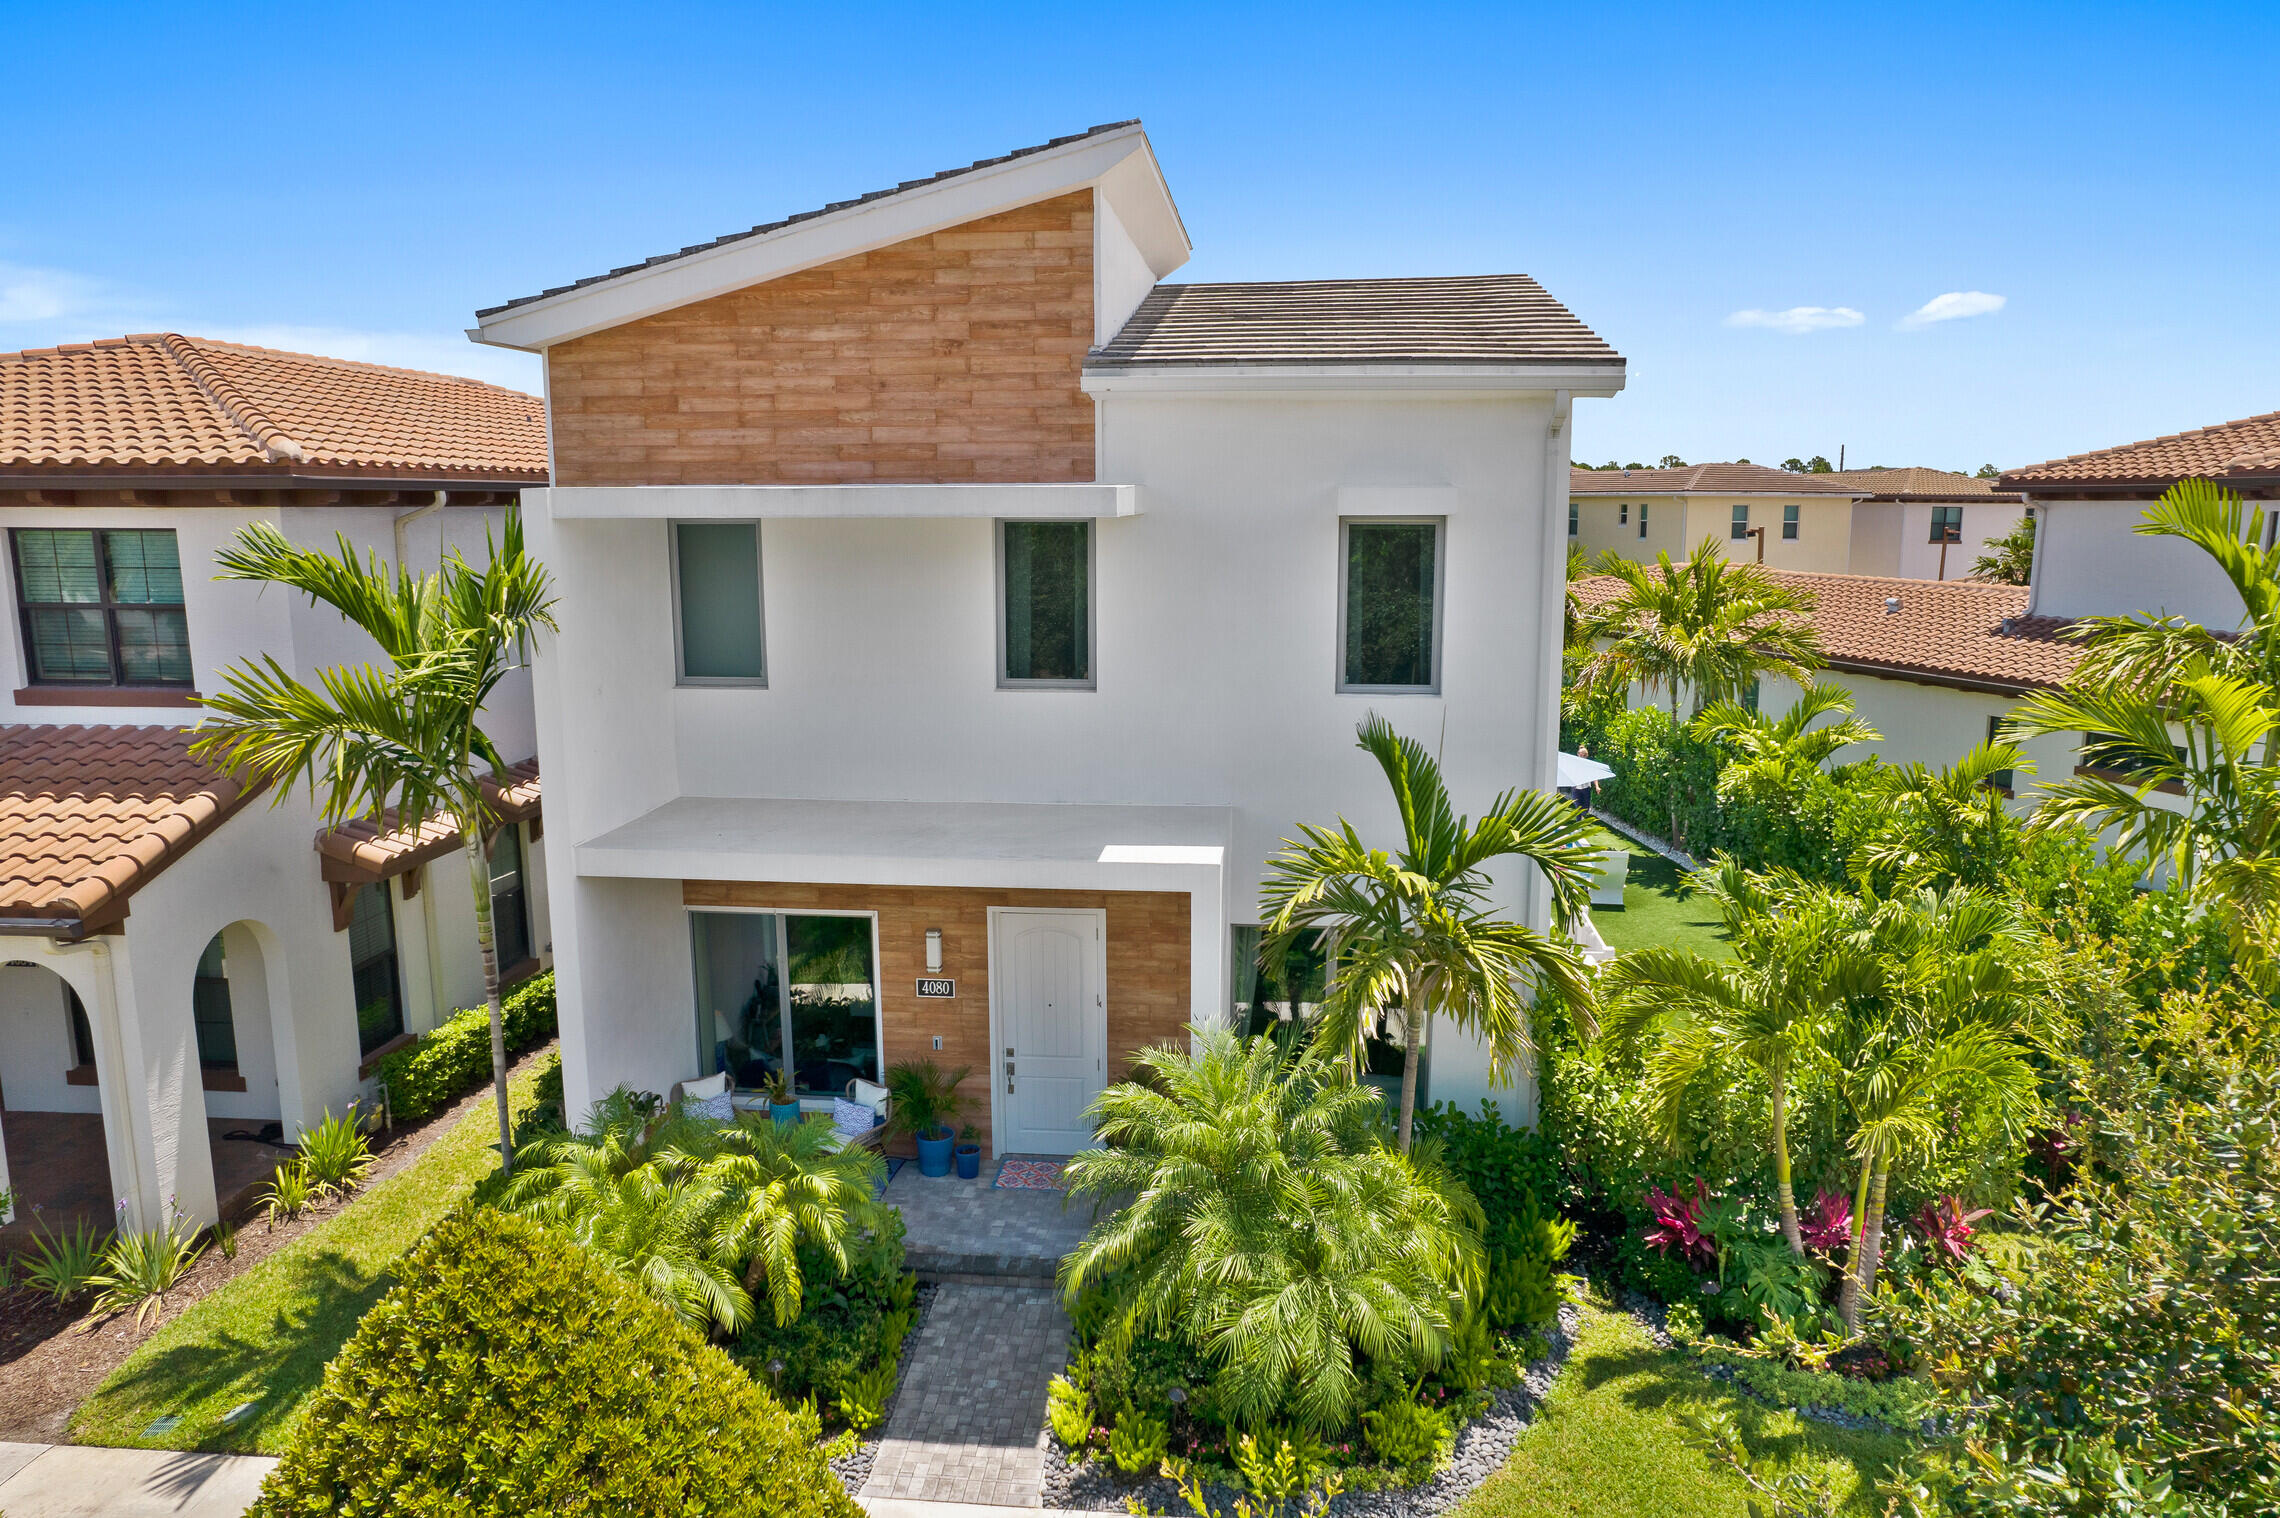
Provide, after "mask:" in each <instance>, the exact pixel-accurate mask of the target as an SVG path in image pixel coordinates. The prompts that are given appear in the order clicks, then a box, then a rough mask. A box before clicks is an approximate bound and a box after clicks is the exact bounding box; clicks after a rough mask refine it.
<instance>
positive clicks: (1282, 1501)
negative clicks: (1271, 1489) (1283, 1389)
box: [1124, 1435, 1345, 1518]
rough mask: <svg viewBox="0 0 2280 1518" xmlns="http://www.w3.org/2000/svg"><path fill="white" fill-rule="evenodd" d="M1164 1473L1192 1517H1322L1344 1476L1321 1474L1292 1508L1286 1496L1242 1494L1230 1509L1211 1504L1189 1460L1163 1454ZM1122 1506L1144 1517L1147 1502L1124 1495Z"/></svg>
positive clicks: (1135, 1514) (1340, 1490) (1135, 1517)
mask: <svg viewBox="0 0 2280 1518" xmlns="http://www.w3.org/2000/svg"><path fill="white" fill-rule="evenodd" d="M1245 1437H1249V1436H1248V1435H1246V1436H1245ZM1164 1474H1165V1475H1166V1476H1169V1477H1170V1478H1171V1479H1172V1480H1173V1481H1174V1482H1175V1483H1177V1484H1178V1486H1179V1489H1180V1500H1181V1501H1183V1502H1185V1503H1186V1504H1187V1505H1188V1508H1189V1510H1190V1511H1191V1512H1193V1513H1194V1514H1195V1518H1323V1515H1324V1514H1326V1513H1327V1512H1328V1511H1329V1510H1330V1504H1331V1502H1332V1501H1333V1500H1334V1499H1335V1498H1336V1497H1337V1495H1338V1494H1339V1493H1340V1492H1342V1491H1344V1490H1345V1478H1344V1477H1343V1476H1341V1475H1340V1474H1338V1473H1337V1472H1335V1471H1333V1472H1331V1473H1330V1474H1329V1475H1328V1476H1325V1477H1324V1478H1323V1480H1322V1484H1321V1485H1320V1486H1317V1487H1314V1488H1313V1489H1312V1490H1311V1491H1310V1492H1308V1494H1307V1498H1306V1501H1305V1503H1304V1504H1303V1505H1302V1506H1300V1507H1298V1508H1296V1509H1295V1510H1294V1509H1293V1508H1292V1505H1291V1498H1288V1497H1280V1498H1266V1499H1263V1500H1262V1499H1254V1498H1252V1497H1249V1496H1242V1497H1237V1498H1236V1499H1235V1506H1234V1508H1233V1509H1232V1510H1230V1511H1222V1510H1221V1509H1219V1508H1217V1507H1214V1506H1213V1505H1212V1502H1211V1496H1210V1492H1209V1491H1208V1489H1207V1488H1206V1487H1205V1486H1204V1483H1203V1478H1202V1477H1201V1476H1200V1475H1198V1474H1197V1473H1196V1468H1195V1467H1194V1466H1193V1465H1192V1464H1190V1463H1189V1462H1187V1461H1185V1460H1174V1459H1168V1458H1167V1459H1166V1460H1165V1461H1164ZM1295 1495H1296V1493H1293V1496H1295ZM1124 1509H1125V1511H1126V1512H1128V1513H1130V1514H1132V1515H1133V1518H1148V1507H1147V1504H1146V1503H1144V1502H1142V1501H1141V1500H1140V1499H1139V1498H1138V1497H1127V1498H1125V1499H1124Z"/></svg>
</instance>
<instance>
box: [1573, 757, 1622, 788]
mask: <svg viewBox="0 0 2280 1518" xmlns="http://www.w3.org/2000/svg"><path fill="white" fill-rule="evenodd" d="M1614 778H1615V772H1614V771H1613V770H1611V769H1609V768H1608V767H1607V766H1606V765H1604V764H1601V763H1600V762H1599V761H1598V760H1596V759H1586V758H1584V757H1583V756H1582V755H1581V754H1562V755H1560V779H1559V787H1560V789H1561V790H1563V791H1572V790H1574V789H1575V788H1576V787H1577V786H1579V785H1590V784H1592V783H1593V782H1595V781H1600V780H1612V779H1614Z"/></svg>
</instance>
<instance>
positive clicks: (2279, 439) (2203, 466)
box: [2002, 411, 2280, 495]
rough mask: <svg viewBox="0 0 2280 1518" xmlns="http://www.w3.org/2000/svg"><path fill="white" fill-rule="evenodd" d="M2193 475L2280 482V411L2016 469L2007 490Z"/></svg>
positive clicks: (2142, 482) (2158, 482)
mask: <svg viewBox="0 0 2280 1518" xmlns="http://www.w3.org/2000/svg"><path fill="white" fill-rule="evenodd" d="M2192 475H2200V476H2203V477H2205V478H2207V479H2212V480H2215V481H2217V482H2218V483H2220V484H2237V485H2251V484H2254V485H2271V484H2280V411H2267V412H2265V413H2264V414H2263V415H2262V416H2249V417H2242V418H2241V419H2240V420H2239V421H2237V422H2220V423H2218V424H2217V425H2216V426H2214V427H2203V428H2201V429H2199V430H2198V431H2195V432H2173V433H2171V434H2170V435H2169V436H2167V437H2157V438H2151V439H2148V440H2147V441H2145V442H2142V443H2125V444H2123V445H2122V446H2121V447H2119V448H2101V449H2099V450H2098V451H2097V452H2095V453H2076V454H2070V455H2069V456H2067V457H2066V458H2063V459H2052V460H2051V461H2050V462H2049V463H2047V464H2034V465H2030V466H2028V467H2027V468H2025V469H2013V470H2010V471H2009V472H2007V473H2006V474H2005V475H2004V476H2003V481H2002V483H2003V488H2004V489H2006V490H2031V491H2033V492H2035V493H2036V494H2038V495H2047V494H2052V493H2054V492H2052V491H2050V490H2048V489H2046V488H2045V487H2048V486H2052V485H2081V486H2088V487H2091V488H2097V487H2100V486H2107V487H2115V486H2123V487H2126V486H2152V487H2155V488H2159V489H2166V488H2168V487H2169V486H2170V485H2172V484H2174V483H2176V482H2177V481H2178V480H2181V479H2185V478H2187V477H2188V476H2192Z"/></svg>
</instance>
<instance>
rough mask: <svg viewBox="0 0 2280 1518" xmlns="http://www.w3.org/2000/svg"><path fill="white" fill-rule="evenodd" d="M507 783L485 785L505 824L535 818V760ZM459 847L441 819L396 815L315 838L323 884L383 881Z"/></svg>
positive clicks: (515, 770) (512, 770)
mask: <svg viewBox="0 0 2280 1518" xmlns="http://www.w3.org/2000/svg"><path fill="white" fill-rule="evenodd" d="M507 775H508V783H507V784H506V785H503V786H502V785H499V784H497V783H495V782H493V781H491V780H489V779H486V780H484V782H483V798H484V800H485V801H486V802H488V803H489V804H490V807H491V809H492V810H493V811H494V812H496V813H497V814H498V815H499V816H500V817H501V818H502V819H504V820H506V821H508V822H523V821H527V820H528V819H530V818H532V817H535V816H537V815H538V814H539V802H540V790H539V779H538V761H537V760H536V759H525V760H524V761H523V762H522V763H520V764H517V765H512V766H510V767H509V768H508V770H507ZM458 847H459V829H457V828H455V827H453V826H452V825H451V823H450V822H449V821H447V820H446V819H444V818H442V817H430V818H428V819H427V820H426V821H425V822H421V823H419V824H417V825H415V826H406V825H405V824H404V823H403V822H402V821H401V819H400V818H399V817H398V816H397V814H396V813H395V812H394V811H390V812H389V813H388V814H387V815H386V816H385V817H382V818H379V819H377V820H375V819H372V818H369V817H360V818H358V819H356V820H355V821H353V822H345V823H343V824H341V825H340V826H339V827H337V828H327V829H324V830H322V831H320V832H319V833H318V834H317V854H318V856H319V865H320V870H321V873H322V874H323V876H324V878H325V879H327V880H333V881H340V882H343V883H346V882H352V881H353V882H363V881H373V880H386V879H387V878H389V877H390V876H392V875H401V874H403V873H404V872H405V871H406V870H410V869H413V868H415V867H417V866H419V865H422V864H425V863H427V862H428V861H429V860H431V859H438V858H441V857H442V856H443V855H445V854H448V853H450V852H452V851H453V850H454V849H457V848H458Z"/></svg>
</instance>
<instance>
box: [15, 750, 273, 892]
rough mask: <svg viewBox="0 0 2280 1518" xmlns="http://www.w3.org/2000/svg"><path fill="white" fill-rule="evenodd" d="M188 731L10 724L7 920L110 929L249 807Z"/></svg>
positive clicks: (247, 796) (245, 793) (247, 794)
mask: <svg viewBox="0 0 2280 1518" xmlns="http://www.w3.org/2000/svg"><path fill="white" fill-rule="evenodd" d="M192 736H193V735H192V733H191V731H190V729H188V728H181V727H76V726H74V727H43V726H33V725H25V726H10V727H5V728H0V918H17V919H23V918H33V919H52V920H58V921H60V922H61V923H63V924H64V926H61V927H58V928H57V930H56V931H57V932H58V933H59V934H61V935H65V936H71V935H73V934H75V933H76V931H77V930H76V929H73V928H71V927H70V926H69V924H73V923H76V924H79V925H81V926H82V927H84V926H88V925H94V926H101V925H103V924H106V923H108V922H110V921H112V920H115V919H116V918H118V917H121V916H124V915H125V907H126V901H127V898H128V897H129V896H131V895H133V894H134V892H135V891H136V890H137V889H138V888H140V887H141V886H142V885H144V884H145V883H147V882H148V881H149V880H150V879H151V878H152V877H153V876H155V875H157V874H158V872H159V871H161V870H163V869H165V868H166V867H167V866H168V865H169V864H172V863H173V862H174V861H175V860H176V859H178V858H180V857H181V856H182V855H183V854H185V853H187V852H188V851H189V849H190V848H191V846H192V845H194V844H195V843H197V842H198V840H199V839H201V838H203V837H205V836H206V834H208V833H210V832H212V831H213V830H214V829H215V828H216V827H219V826H220V825H221V824H222V823H223V822H224V821H226V820H227V819H228V818H229V817H230V815H231V814H232V813H234V812H236V811H237V810H238V808H240V807H242V806H243V805H245V803H246V802H248V801H250V800H251V799H252V798H253V796H254V795H255V794H257V792H258V791H259V789H260V787H258V786H256V787H251V788H249V787H246V786H242V785H240V784H239V783H238V782H237V781H235V780H232V779H229V778H228V777H226V776H224V775H222V774H221V773H219V772H218V771H216V770H213V769H211V768H209V767H207V766H206V765H203V764H199V763H197V762H196V761H194V760H192V759H191V757H190V741H191V738H192Z"/></svg>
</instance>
